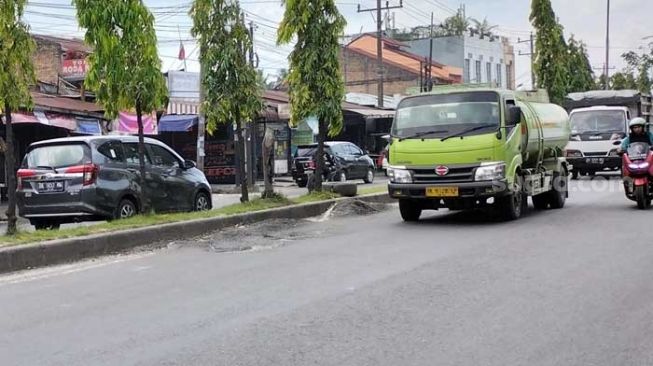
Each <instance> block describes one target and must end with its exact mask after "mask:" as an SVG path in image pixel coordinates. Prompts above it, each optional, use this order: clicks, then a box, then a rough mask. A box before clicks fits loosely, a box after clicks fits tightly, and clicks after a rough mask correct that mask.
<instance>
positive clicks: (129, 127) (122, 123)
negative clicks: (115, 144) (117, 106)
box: [113, 112, 158, 135]
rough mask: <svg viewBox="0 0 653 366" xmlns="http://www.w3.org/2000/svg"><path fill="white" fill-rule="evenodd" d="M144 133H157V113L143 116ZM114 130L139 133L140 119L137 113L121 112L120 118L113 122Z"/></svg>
mask: <svg viewBox="0 0 653 366" xmlns="http://www.w3.org/2000/svg"><path fill="white" fill-rule="evenodd" d="M142 122H143V134H145V135H157V134H158V131H157V126H156V114H155V113H154V112H153V113H152V114H150V115H143V116H142ZM113 130H114V131H117V132H121V133H127V134H137V133H138V121H137V118H136V115H135V114H130V113H126V112H120V113H119V114H118V118H117V119H116V120H115V121H114V122H113Z"/></svg>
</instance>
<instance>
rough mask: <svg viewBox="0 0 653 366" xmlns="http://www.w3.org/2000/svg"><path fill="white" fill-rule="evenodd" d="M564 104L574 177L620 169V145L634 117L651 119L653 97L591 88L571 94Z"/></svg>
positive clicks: (567, 155)
mask: <svg viewBox="0 0 653 366" xmlns="http://www.w3.org/2000/svg"><path fill="white" fill-rule="evenodd" d="M563 107H564V108H565V109H566V110H567V112H568V113H569V119H570V125H571V138H570V141H569V144H568V145H567V147H566V149H565V151H566V158H567V161H569V163H570V164H571V165H572V170H571V174H572V178H573V179H577V178H578V177H579V176H581V175H590V176H593V175H595V174H596V173H597V172H602V171H618V170H620V169H621V157H620V156H619V155H618V154H617V148H618V147H619V146H618V145H619V144H620V143H621V140H622V139H623V138H624V137H626V136H627V135H628V122H629V121H630V120H631V119H632V118H635V117H644V119H646V120H647V121H649V122H650V121H651V96H650V95H648V94H644V93H640V92H638V91H636V90H592V91H588V92H584V93H571V94H569V95H568V96H567V97H566V98H565V101H564V104H563Z"/></svg>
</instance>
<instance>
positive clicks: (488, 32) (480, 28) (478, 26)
mask: <svg viewBox="0 0 653 366" xmlns="http://www.w3.org/2000/svg"><path fill="white" fill-rule="evenodd" d="M471 20H472V22H473V23H474V31H476V32H477V33H478V34H479V35H481V37H491V36H492V35H493V33H492V32H493V31H494V29H496V28H497V27H498V26H496V25H491V24H490V23H489V22H488V21H487V18H483V21H482V22H481V21H479V20H477V19H474V18H472V19H471Z"/></svg>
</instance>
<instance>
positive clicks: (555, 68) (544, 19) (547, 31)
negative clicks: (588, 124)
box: [530, 0, 569, 104]
mask: <svg viewBox="0 0 653 366" xmlns="http://www.w3.org/2000/svg"><path fill="white" fill-rule="evenodd" d="M530 21H531V22H532V24H533V27H534V28H535V31H536V42H535V55H534V56H533V57H535V61H534V63H533V67H534V69H535V70H534V71H535V78H536V80H537V85H538V86H539V87H540V88H544V89H546V90H547V91H548V93H549V96H550V97H551V101H552V102H554V103H558V104H559V103H561V102H562V101H563V99H564V97H565V95H566V91H567V79H568V77H569V74H568V70H567V46H566V44H565V40H564V37H563V30H562V26H561V25H560V24H558V22H557V20H556V17H555V13H554V12H553V8H552V7H551V1H550V0H533V1H532V2H531V14H530Z"/></svg>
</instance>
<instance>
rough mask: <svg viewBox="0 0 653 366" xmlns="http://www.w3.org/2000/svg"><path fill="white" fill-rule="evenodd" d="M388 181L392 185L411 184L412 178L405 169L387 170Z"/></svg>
mask: <svg viewBox="0 0 653 366" xmlns="http://www.w3.org/2000/svg"><path fill="white" fill-rule="evenodd" d="M388 179H390V182H392V183H413V176H412V175H411V174H410V170H406V169H397V168H388Z"/></svg>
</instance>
